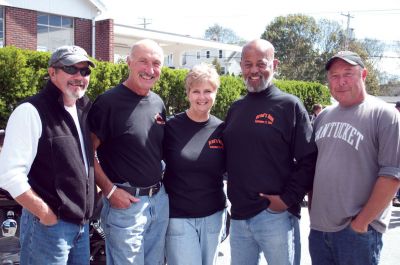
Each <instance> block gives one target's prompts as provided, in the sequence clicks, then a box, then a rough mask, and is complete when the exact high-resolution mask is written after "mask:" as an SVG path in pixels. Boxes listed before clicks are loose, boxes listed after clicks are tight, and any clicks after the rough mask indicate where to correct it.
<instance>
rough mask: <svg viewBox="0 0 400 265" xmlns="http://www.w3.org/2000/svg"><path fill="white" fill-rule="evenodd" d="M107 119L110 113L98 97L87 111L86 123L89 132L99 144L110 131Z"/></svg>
mask: <svg viewBox="0 0 400 265" xmlns="http://www.w3.org/2000/svg"><path fill="white" fill-rule="evenodd" d="M109 117H110V113H109V111H108V106H107V104H106V103H105V102H104V101H103V98H102V97H101V96H98V97H97V99H96V100H95V101H94V103H93V105H92V108H91V109H90V111H89V116H88V121H89V126H90V131H91V132H92V133H94V134H95V135H96V136H97V138H99V140H100V141H101V142H103V141H104V139H107V137H108V134H109V132H110V130H111V126H109Z"/></svg>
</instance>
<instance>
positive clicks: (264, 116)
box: [254, 113, 274, 124]
mask: <svg viewBox="0 0 400 265" xmlns="http://www.w3.org/2000/svg"><path fill="white" fill-rule="evenodd" d="M254 122H255V123H262V124H273V123H274V117H273V116H272V115H271V114H268V113H261V114H258V115H257V116H256V119H255V121H254Z"/></svg>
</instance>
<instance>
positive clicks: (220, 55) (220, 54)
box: [218, 50, 222, 59]
mask: <svg viewBox="0 0 400 265" xmlns="http://www.w3.org/2000/svg"><path fill="white" fill-rule="evenodd" d="M218 57H219V58H220V59H221V58H222V50H219V54H218Z"/></svg>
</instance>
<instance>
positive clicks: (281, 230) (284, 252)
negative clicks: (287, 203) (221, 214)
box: [230, 209, 300, 265]
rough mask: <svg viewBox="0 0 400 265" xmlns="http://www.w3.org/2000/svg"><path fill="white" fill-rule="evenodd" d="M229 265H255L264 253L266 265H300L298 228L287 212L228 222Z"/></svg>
mask: <svg viewBox="0 0 400 265" xmlns="http://www.w3.org/2000/svg"><path fill="white" fill-rule="evenodd" d="M230 245H231V265H243V264H246V265H257V264H259V257H260V253H261V252H263V254H264V257H265V259H266V260H267V262H268V264H269V265H299V264H300V228H299V221H298V219H297V217H295V216H293V215H292V214H290V213H289V212H287V211H284V212H281V213H277V212H272V211H271V210H269V209H267V210H264V211H262V212H260V213H259V214H257V215H256V216H254V217H252V218H249V219H246V220H233V219H232V220H231V227H230Z"/></svg>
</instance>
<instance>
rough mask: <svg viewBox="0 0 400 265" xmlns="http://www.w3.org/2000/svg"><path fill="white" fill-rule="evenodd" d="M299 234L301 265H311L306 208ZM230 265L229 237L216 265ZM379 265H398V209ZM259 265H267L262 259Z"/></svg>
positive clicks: (393, 208) (223, 243)
mask: <svg viewBox="0 0 400 265" xmlns="http://www.w3.org/2000/svg"><path fill="white" fill-rule="evenodd" d="M301 216H302V217H301V220H300V232H301V265H311V258H310V255H309V253H308V234H309V232H310V219H309V215H308V210H307V208H306V207H303V208H302V209H301ZM229 264H230V248H229V237H228V238H227V239H226V240H225V241H224V242H222V244H221V246H220V250H219V255H218V261H217V265H229ZM379 264H380V265H399V264H400V207H392V217H391V220H390V225H389V230H388V232H386V233H385V234H384V235H383V249H382V252H381V261H380V263H379ZM243 265H245V264H243ZM260 265H267V262H266V261H265V259H264V258H262V259H261V262H260Z"/></svg>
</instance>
